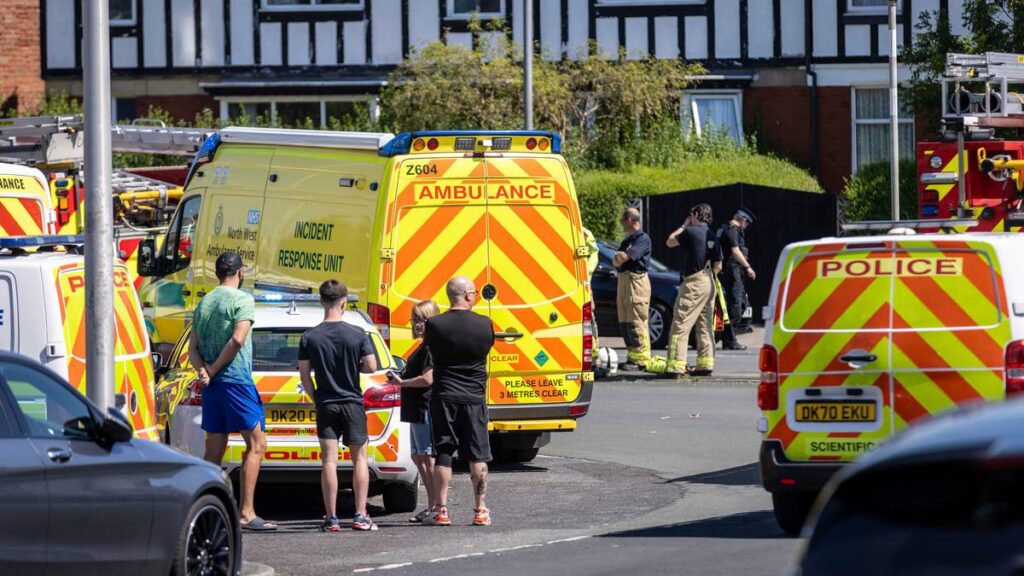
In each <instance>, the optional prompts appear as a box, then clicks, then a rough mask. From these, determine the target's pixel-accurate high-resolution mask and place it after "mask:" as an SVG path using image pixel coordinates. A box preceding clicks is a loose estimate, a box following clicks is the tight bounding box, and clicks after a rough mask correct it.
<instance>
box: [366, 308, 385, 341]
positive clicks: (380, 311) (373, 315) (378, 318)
mask: <svg viewBox="0 0 1024 576" xmlns="http://www.w3.org/2000/svg"><path fill="white" fill-rule="evenodd" d="M366 314H367V315H369V316H370V321H371V322H373V325H374V326H375V327H376V328H377V332H380V337H381V338H383V339H384V342H386V343H387V345H388V346H389V347H390V346H391V310H389V309H388V307H387V306H382V305H380V304H374V303H373V302H370V303H369V304H367V305H366Z"/></svg>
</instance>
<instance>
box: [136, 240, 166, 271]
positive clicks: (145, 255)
mask: <svg viewBox="0 0 1024 576" xmlns="http://www.w3.org/2000/svg"><path fill="white" fill-rule="evenodd" d="M159 268H160V266H159V259H158V258H157V257H156V240H155V239H153V238H145V239H143V240H142V241H141V242H139V259H138V262H137V266H136V272H138V274H139V276H142V277H147V278H148V277H150V276H159V275H160V269H159Z"/></svg>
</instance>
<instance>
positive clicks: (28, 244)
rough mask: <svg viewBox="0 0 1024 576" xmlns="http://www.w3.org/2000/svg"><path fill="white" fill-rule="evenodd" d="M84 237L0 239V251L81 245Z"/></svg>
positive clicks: (51, 235)
mask: <svg viewBox="0 0 1024 576" xmlns="http://www.w3.org/2000/svg"><path fill="white" fill-rule="evenodd" d="M83 243H85V236H83V235H81V234H77V235H73V234H48V235H42V236H15V237H13V238H0V249H8V250H10V249H16V248H34V247H37V246H64V245H67V244H83Z"/></svg>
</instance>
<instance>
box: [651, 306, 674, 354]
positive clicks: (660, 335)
mask: <svg viewBox="0 0 1024 576" xmlns="http://www.w3.org/2000/svg"><path fill="white" fill-rule="evenodd" d="M671 321H672V311H671V310H669V309H668V308H666V307H665V305H664V304H662V303H661V302H651V308H650V310H649V311H648V312H647V333H648V334H650V337H651V349H655V348H656V349H659V350H660V349H663V348H665V346H667V345H668V333H669V328H671Z"/></svg>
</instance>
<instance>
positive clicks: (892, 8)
mask: <svg viewBox="0 0 1024 576" xmlns="http://www.w3.org/2000/svg"><path fill="white" fill-rule="evenodd" d="M896 74H897V70H896V0H889V155H890V158H889V179H890V180H891V190H890V191H889V194H890V195H891V199H892V219H893V220H894V221H898V220H899V219H900V130H899V128H900V118H899V114H900V109H899V97H898V96H897V79H896Z"/></svg>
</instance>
